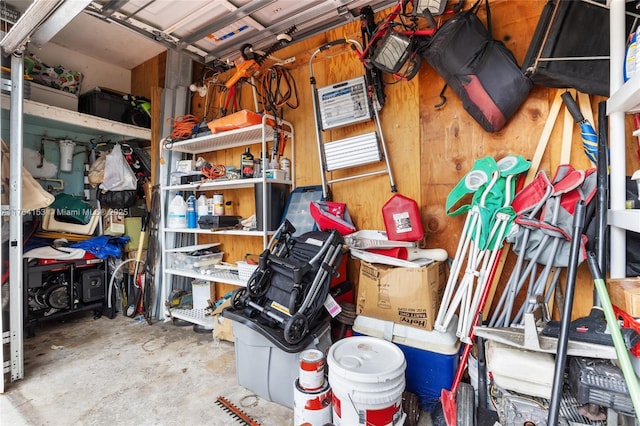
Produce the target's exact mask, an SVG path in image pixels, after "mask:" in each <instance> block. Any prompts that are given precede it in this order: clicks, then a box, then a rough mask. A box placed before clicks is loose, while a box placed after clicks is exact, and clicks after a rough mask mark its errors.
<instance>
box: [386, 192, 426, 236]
mask: <svg viewBox="0 0 640 426" xmlns="http://www.w3.org/2000/svg"><path fill="white" fill-rule="evenodd" d="M382 217H383V218H384V227H385V230H386V231H387V238H388V239H390V240H394V241H419V240H421V239H422V237H423V235H424V231H423V229H422V221H421V220H420V211H419V210H418V204H417V203H416V202H415V201H414V200H412V199H411V198H408V197H405V196H404V195H400V194H395V195H394V196H392V197H391V198H390V199H389V200H388V201H387V202H386V203H385V204H384V206H382Z"/></svg>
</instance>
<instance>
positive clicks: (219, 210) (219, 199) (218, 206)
mask: <svg viewBox="0 0 640 426" xmlns="http://www.w3.org/2000/svg"><path fill="white" fill-rule="evenodd" d="M213 215H214V216H222V215H224V198H223V195H222V194H214V195H213Z"/></svg>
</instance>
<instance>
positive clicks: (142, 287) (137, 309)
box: [127, 212, 150, 322]
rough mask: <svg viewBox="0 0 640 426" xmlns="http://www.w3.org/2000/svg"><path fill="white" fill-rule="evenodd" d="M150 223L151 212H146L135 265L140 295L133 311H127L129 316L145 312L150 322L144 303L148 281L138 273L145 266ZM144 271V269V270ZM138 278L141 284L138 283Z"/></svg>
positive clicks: (134, 277)
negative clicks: (143, 258)
mask: <svg viewBox="0 0 640 426" xmlns="http://www.w3.org/2000/svg"><path fill="white" fill-rule="evenodd" d="M148 223H149V213H148V212H146V213H145V214H144V216H142V224H141V228H140V237H139V240H138V250H137V252H136V261H135V266H134V269H133V280H134V286H136V287H138V297H137V300H136V303H135V305H134V308H133V312H127V314H128V316H130V317H134V316H136V314H137V313H138V312H141V313H142V314H143V316H144V317H145V319H146V320H147V322H150V318H149V316H148V314H147V308H148V307H145V306H144V303H143V300H144V298H143V294H144V291H145V287H146V283H145V282H144V281H145V280H144V278H143V277H140V278H138V274H139V273H140V265H142V266H143V267H144V261H142V250H143V248H144V240H145V238H146V235H147V226H148ZM142 273H144V271H143V272H142ZM138 280H140V281H139V284H138Z"/></svg>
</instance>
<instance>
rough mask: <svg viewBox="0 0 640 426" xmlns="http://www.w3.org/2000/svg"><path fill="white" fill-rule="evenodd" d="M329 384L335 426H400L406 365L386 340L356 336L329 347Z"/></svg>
mask: <svg viewBox="0 0 640 426" xmlns="http://www.w3.org/2000/svg"><path fill="white" fill-rule="evenodd" d="M327 366H328V368H329V384H330V385H331V390H332V395H333V396H332V404H331V405H332V411H333V424H334V425H335V426H341V425H345V426H355V425H358V426H365V425H366V426H387V425H401V424H403V423H404V421H405V419H406V415H405V414H404V413H403V411H402V393H403V392H404V389H405V377H404V373H405V369H406V366H407V363H406V361H405V358H404V354H403V352H402V350H401V349H400V348H399V347H398V346H396V345H395V344H393V343H391V342H388V341H386V340H384V339H379V338H376V337H370V336H354V337H349V338H348V339H342V340H339V341H338V342H336V343H334V344H333V345H332V346H331V348H329V354H328V355H327Z"/></svg>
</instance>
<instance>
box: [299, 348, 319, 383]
mask: <svg viewBox="0 0 640 426" xmlns="http://www.w3.org/2000/svg"><path fill="white" fill-rule="evenodd" d="M324 366H325V359H324V354H323V353H322V351H319V350H317V349H307V350H305V351H303V352H301V353H300V372H299V373H298V382H299V384H300V387H301V388H302V389H304V390H308V391H314V390H318V389H320V388H322V386H323V385H324V382H325V380H324Z"/></svg>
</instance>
